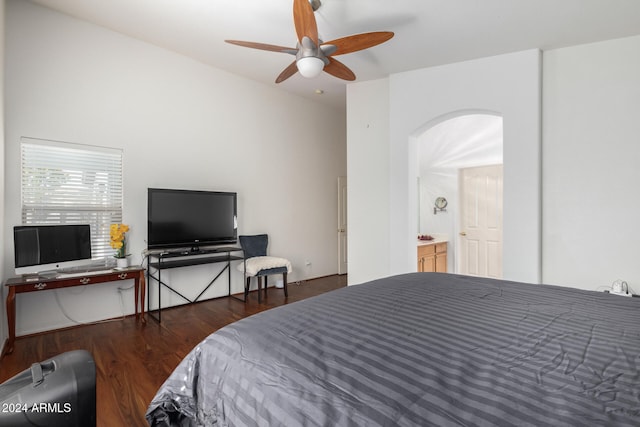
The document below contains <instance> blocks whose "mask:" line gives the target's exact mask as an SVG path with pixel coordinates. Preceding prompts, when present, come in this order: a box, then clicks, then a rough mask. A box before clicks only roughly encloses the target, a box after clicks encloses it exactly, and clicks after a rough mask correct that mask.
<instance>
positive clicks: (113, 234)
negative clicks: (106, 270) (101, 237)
mask: <svg viewBox="0 0 640 427" xmlns="http://www.w3.org/2000/svg"><path fill="white" fill-rule="evenodd" d="M127 231H129V226H128V225H126V224H111V226H110V227H109V235H110V241H109V244H110V245H111V247H112V248H113V249H117V251H116V254H115V257H116V258H124V257H126V256H127V254H126V243H125V242H126V236H125V233H126V232H127Z"/></svg>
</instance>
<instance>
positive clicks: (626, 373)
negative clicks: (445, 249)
mask: <svg viewBox="0 0 640 427" xmlns="http://www.w3.org/2000/svg"><path fill="white" fill-rule="evenodd" d="M146 417H147V420H148V422H149V424H150V425H154V426H155V425H157V426H161V425H181V426H188V425H207V426H210V425H215V426H256V425H257V426H279V425H282V426H299V425H304V426H316V425H317V426H425V425H434V426H463V425H464V426H471V425H472V426H496V425H517V426H527V425H529V426H542V425H554V426H596V425H615V426H638V425H640V298H630V297H622V296H616V295H611V294H607V293H604V292H595V291H585V290H579V289H575V288H567V287H558V286H550V285H533V284H525V283H518V282H509V281H504V280H492V279H485V278H477V277H469V276H460V275H452V274H442V273H411V274H405V275H398V276H393V277H389V278H385V279H381V280H376V281H372V282H368V283H365V284H361V285H357V286H350V287H347V288H343V289H339V290H336V291H332V292H329V293H326V294H323V295H319V296H317V297H313V298H310V299H308V300H304V301H300V302H296V303H293V304H288V305H284V306H281V307H278V308H274V309H271V310H268V311H265V312H262V313H260V314H257V315H254V316H251V317H248V318H246V319H243V320H240V321H238V322H235V323H233V324H231V325H229V326H226V327H224V328H222V329H220V330H218V331H216V332H215V333H213V334H212V335H210V336H209V337H208V338H206V339H205V340H204V341H202V342H201V343H200V344H198V345H197V346H196V347H195V348H194V349H193V350H192V351H191V353H190V354H188V355H187V356H186V357H185V359H184V360H183V361H182V362H181V363H180V364H179V366H178V367H177V368H176V369H175V371H174V372H173V373H172V374H171V375H170V377H169V378H168V379H167V380H166V382H165V383H164V384H163V385H162V387H161V388H160V389H159V390H158V392H157V394H156V396H155V397H154V399H153V400H152V402H151V403H150V405H149V408H148V411H147V414H146Z"/></svg>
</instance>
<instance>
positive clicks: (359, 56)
mask: <svg viewBox="0 0 640 427" xmlns="http://www.w3.org/2000/svg"><path fill="white" fill-rule="evenodd" d="M32 1H34V2H35V3H38V4H41V5H43V6H46V7H49V8H51V9H54V10H58V11H60V12H63V13H66V14H69V15H72V16H74V17H77V18H80V19H83V20H86V21H90V22H93V23H95V24H98V25H101V26H104V27H107V28H109V29H112V30H114V31H117V32H120V33H124V34H127V35H129V36H131V37H135V38H138V39H141V40H144V41H147V42H149V43H152V44H154V45H157V46H161V47H164V48H166V49H170V50H172V51H175V52H179V53H181V54H184V55H186V56H189V57H192V58H195V59H196V60H198V61H201V62H203V63H205V64H209V65H211V66H214V67H216V68H220V69H223V70H226V71H229V72H231V73H234V74H238V75H241V76H245V77H248V78H250V79H253V80H257V81H260V82H264V83H265V84H267V85H271V86H274V87H275V86H278V87H279V88H280V89H282V90H286V91H289V92H292V93H296V94H299V95H301V96H305V97H310V98H313V99H315V100H316V101H322V102H326V103H328V104H329V105H332V106H335V107H337V108H344V105H345V87H346V84H347V83H346V82H344V81H342V80H339V79H337V78H335V77H332V76H329V75H327V74H326V73H323V75H322V76H321V77H318V78H316V79H310V80H309V79H305V78H303V77H302V76H300V75H299V74H296V75H295V76H293V77H292V78H290V79H288V80H286V81H285V82H283V83H280V84H279V85H276V84H275V83H274V81H275V79H276V77H277V76H278V74H280V72H281V71H282V70H283V69H284V68H285V67H286V66H287V65H289V64H290V63H291V62H292V61H293V57H292V56H290V55H287V54H283V53H276V52H266V51H259V50H255V49H248V48H243V47H239V46H234V45H229V44H227V43H224V40H225V39H238V40H246V41H254V42H261V43H268V44H275V45H280V46H290V47H295V45H296V36H295V31H294V27H293V21H292V5H293V2H292V0H32ZM316 20H317V23H318V30H319V33H320V37H321V38H322V39H323V40H332V39H335V38H339V37H343V36H347V35H351V34H357V33H362V32H369V31H382V30H386V31H393V32H395V37H394V38H393V39H391V40H390V41H388V42H386V43H384V44H382V45H379V46H376V47H373V48H371V49H368V50H364V51H360V52H355V53H351V54H348V55H344V56H340V57H339V60H340V61H341V62H343V63H344V64H345V65H347V66H348V67H350V68H351V69H352V70H353V71H354V72H355V74H356V76H357V80H356V81H364V80H371V79H377V78H382V77H385V76H387V75H389V74H394V73H399V72H403V71H408V70H414V69H418V68H424V67H431V66H436V65H442V64H448V63H453V62H459V61H464V60H469V59H475V58H481V57H486V56H492V55H498V54H503V53H509V52H516V51H520V50H526V49H532V48H540V49H542V50H548V49H554V48H558V47H564V46H571V45H576V44H582V43H590V42H594V41H600V40H607V39H613V38H619V37H627V36H631V35H637V34H640V0H322V6H321V7H320V9H319V10H318V11H317V12H316ZM316 89H322V90H324V94H323V95H316V94H315V93H314V92H315V90H316Z"/></svg>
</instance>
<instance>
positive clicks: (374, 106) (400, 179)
mask: <svg viewBox="0 0 640 427" xmlns="http://www.w3.org/2000/svg"><path fill="white" fill-rule="evenodd" d="M382 86H384V84H383V83H382V82H380V83H379V84H377V85H375V86H368V85H367V84H366V83H355V84H353V85H351V86H350V87H349V92H348V95H349V96H348V98H347V99H348V103H349V105H348V112H349V113H351V112H352V111H353V110H354V109H356V108H358V109H363V110H361V111H358V116H357V117H367V116H368V115H370V116H374V117H376V118H377V124H378V126H379V127H382V128H385V127H386V126H388V129H389V138H388V139H387V140H386V141H383V136H378V138H380V139H379V140H378V146H384V145H386V149H387V150H388V151H387V153H388V158H384V159H380V158H371V156H370V154H369V152H368V148H367V144H366V141H365V139H366V136H367V135H366V134H365V133H363V132H360V133H351V128H352V126H355V124H354V123H353V119H352V116H351V115H348V127H349V133H348V137H347V145H348V155H349V163H348V168H347V169H348V174H349V179H350V187H349V191H350V192H351V193H353V192H358V193H355V194H351V195H350V198H349V200H350V204H349V209H350V210H353V209H358V210H360V211H362V212H372V211H373V210H375V209H380V208H382V204H383V202H386V203H387V205H386V209H387V210H388V217H386V216H383V215H380V216H379V217H377V221H375V222H372V223H371V224H370V227H369V229H368V230H361V229H355V230H354V227H353V224H352V223H350V227H349V244H350V245H354V244H355V245H361V246H362V247H363V250H364V253H361V254H360V255H359V256H360V257H361V258H362V259H369V258H371V257H374V259H380V258H381V257H388V259H389V261H388V264H386V265H384V266H375V267H372V268H369V267H368V266H366V265H364V263H362V264H361V265H352V264H351V263H350V268H349V273H350V278H349V282H350V283H358V282H359V281H362V280H365V279H372V278H375V277H380V276H383V275H389V274H396V273H403V272H409V271H415V270H416V262H415V259H416V254H415V251H416V246H415V237H416V236H415V234H416V223H417V218H416V215H417V197H415V195H416V194H417V190H416V176H417V174H418V172H417V162H416V157H417V147H416V141H415V139H416V136H417V135H420V134H421V133H422V132H423V131H424V129H426V128H428V127H430V126H431V125H433V124H435V123H436V122H438V121H441V120H442V119H443V118H445V117H447V116H451V115H452V114H454V115H455V112H460V111H470V110H475V111H491V112H494V113H497V114H500V115H502V117H503V120H504V122H503V123H504V163H505V168H504V176H505V184H504V200H505V207H504V246H503V247H504V265H505V268H504V277H505V278H507V279H512V280H523V281H528V282H538V281H539V280H540V276H541V267H540V263H541V248H540V246H541V243H540V235H541V231H540V209H541V208H540V103H541V101H540V95H541V94H540V91H541V89H540V53H539V51H537V50H531V51H526V52H519V53H514V54H509V55H501V56H496V57H491V58H484V59H480V60H475V61H467V62H462V63H458V64H451V65H446V66H441V67H433V68H427V69H422V70H416V71H411V72H407V73H401V74H395V75H392V76H391V77H390V78H389V81H388V89H387V90H388V93H389V104H388V105H389V106H388V107H387V109H385V107H384V105H382V104H383V103H384V98H385V96H384V95H383V96H380V98H377V97H378V96H379V95H378V94H377V91H380V90H381V87H382ZM352 104H353V105H355V107H352ZM379 111H388V116H386V117H384V115H382V114H377V113H378V112H379ZM354 115H355V114H354ZM352 156H363V157H366V156H369V158H370V160H369V161H368V162H367V163H368V169H367V170H365V169H364V168H362V167H355V166H354V165H353V164H352V163H351V157H352ZM356 166H361V165H356ZM387 172H388V175H386V173H387ZM357 174H363V176H361V177H360V178H359V179H360V180H361V181H362V182H367V181H376V182H379V181H381V180H382V181H385V185H384V186H380V187H382V189H385V188H388V189H389V194H388V195H386V196H384V197H382V199H383V200H382V201H372V200H371V199H367V198H365V197H363V196H362V195H361V194H359V192H361V191H364V190H365V188H366V187H356V188H354V186H353V185H351V184H352V183H353V179H354V176H355V175H357ZM380 174H382V176H381V175H380ZM387 183H388V184H387ZM387 186H388V187H387ZM387 197H388V199H387ZM354 203H361V204H360V205H356V206H354ZM363 233H366V235H364V234H363ZM371 235H375V236H376V238H377V239H379V240H378V242H380V243H376V242H372V237H371ZM363 242H369V243H371V244H370V245H368V246H367V245H365V244H363ZM385 242H388V245H386V244H385ZM350 255H351V252H350ZM350 261H351V260H350ZM371 265H372V266H373V263H371ZM385 267H386V268H385Z"/></svg>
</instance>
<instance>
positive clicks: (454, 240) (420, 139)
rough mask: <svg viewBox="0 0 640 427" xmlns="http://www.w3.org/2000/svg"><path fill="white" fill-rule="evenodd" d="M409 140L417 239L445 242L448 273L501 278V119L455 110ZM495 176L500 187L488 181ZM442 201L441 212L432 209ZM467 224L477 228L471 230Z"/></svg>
mask: <svg viewBox="0 0 640 427" xmlns="http://www.w3.org/2000/svg"><path fill="white" fill-rule="evenodd" d="M410 139H411V145H412V146H414V147H415V163H416V165H415V172H416V176H417V179H416V193H413V194H416V199H417V209H416V212H417V213H416V216H417V218H416V224H417V234H419V235H425V234H426V235H431V236H434V237H436V239H441V240H446V241H447V242H448V243H447V247H448V248H447V249H448V253H447V271H448V272H455V273H463V274H473V275H482V276H488V277H499V276H501V275H502V268H501V265H502V245H501V236H502V235H501V229H502V203H501V198H502V185H501V180H502V164H503V158H504V157H503V124H502V116H501V115H499V114H497V113H494V112H488V111H467V110H465V111H456V112H452V113H449V114H446V115H443V116H440V117H438V118H436V119H435V120H431V121H430V122H428V123H426V124H425V125H423V126H421V127H420V128H419V129H418V130H416V131H415V132H413V133H412V135H411V137H410ZM487 174H489V176H488V175H487ZM496 174H499V180H500V182H498V181H494V180H492V178H491V177H492V176H494V175H496ZM470 177H471V178H470ZM465 183H466V184H465ZM470 183H472V185H470ZM478 184H480V185H478ZM498 184H499V185H498ZM482 185H486V186H488V188H489V189H493V193H491V194H487V188H484V189H483V190H482ZM471 189H473V191H472V190H471ZM478 190H482V191H478ZM497 192H499V194H496V193H497ZM498 196H499V198H500V200H498V199H497V198H496V197H498ZM442 198H444V199H446V201H447V203H446V204H447V206H446V208H445V209H441V208H440V207H438V206H436V200H438V201H441V200H442ZM498 202H499V203H498ZM487 206H488V208H487ZM478 208H481V209H478ZM497 209H499V212H497V211H496V210H497ZM480 211H482V212H481V213H482V214H481V215H478V213H479V212H480ZM470 221H471V223H472V224H474V225H475V224H477V226H472V227H471V228H470V231H469V222H470ZM496 226H499V229H498V228H496ZM467 231H469V235H468V236H467V234H466V233H467ZM498 270H499V271H498Z"/></svg>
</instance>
